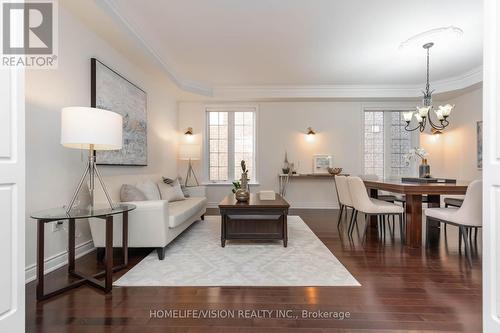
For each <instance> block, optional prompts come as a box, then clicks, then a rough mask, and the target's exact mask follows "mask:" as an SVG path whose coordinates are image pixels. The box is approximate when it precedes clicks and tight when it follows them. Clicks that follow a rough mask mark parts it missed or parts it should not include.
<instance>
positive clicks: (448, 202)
mask: <svg viewBox="0 0 500 333" xmlns="http://www.w3.org/2000/svg"><path fill="white" fill-rule="evenodd" d="M443 201H444V208H448V207H450V206H451V207H457V208H459V207H460V206H462V204H463V202H464V199H460V198H444V199H443ZM475 229H476V239H477V228H475ZM444 237H445V238H448V232H447V228H446V224H445V225H444ZM470 237H472V233H470Z"/></svg>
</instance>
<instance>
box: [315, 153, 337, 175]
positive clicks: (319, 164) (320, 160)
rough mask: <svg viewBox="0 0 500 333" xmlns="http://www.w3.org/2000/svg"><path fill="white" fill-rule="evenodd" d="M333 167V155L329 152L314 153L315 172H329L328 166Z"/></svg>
mask: <svg viewBox="0 0 500 333" xmlns="http://www.w3.org/2000/svg"><path fill="white" fill-rule="evenodd" d="M332 167H333V156H331V155H327V154H316V155H313V173H319V174H321V173H328V168H332Z"/></svg>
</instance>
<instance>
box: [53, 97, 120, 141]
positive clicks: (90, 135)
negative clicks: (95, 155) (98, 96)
mask: <svg viewBox="0 0 500 333" xmlns="http://www.w3.org/2000/svg"><path fill="white" fill-rule="evenodd" d="M122 131H123V124H122V116H121V115H119V114H118V113H116V112H112V111H107V110H102V109H96V108H89V107H67V108H63V109H62V111H61V144H62V145H63V146H64V147H68V148H77V149H89V148H90V147H91V145H93V148H94V149H95V150H118V149H121V148H122V141H123V139H122Z"/></svg>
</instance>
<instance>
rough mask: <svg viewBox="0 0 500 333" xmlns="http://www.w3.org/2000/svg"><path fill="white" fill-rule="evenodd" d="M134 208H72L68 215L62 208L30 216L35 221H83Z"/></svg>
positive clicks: (119, 206) (120, 206)
mask: <svg viewBox="0 0 500 333" xmlns="http://www.w3.org/2000/svg"><path fill="white" fill-rule="evenodd" d="M135 208H136V206H135V205H131V204H126V205H125V204H115V205H114V208H113V209H111V207H109V206H108V207H105V206H103V207H93V208H91V207H89V208H73V209H72V210H71V211H70V212H69V213H66V209H65V208H63V207H59V208H51V209H46V210H41V211H38V212H35V213H32V214H31V218H33V219H37V220H67V219H85V218H89V217H102V216H108V215H115V214H121V213H124V212H129V211H131V210H134V209H135Z"/></svg>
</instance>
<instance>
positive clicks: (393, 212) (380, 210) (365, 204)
mask: <svg viewBox="0 0 500 333" xmlns="http://www.w3.org/2000/svg"><path fill="white" fill-rule="evenodd" d="M347 183H348V185H349V191H350V193H351V199H352V205H353V207H354V209H356V211H358V212H361V213H363V214H365V220H366V221H365V235H366V228H367V227H368V224H369V223H368V221H369V218H370V216H374V215H375V216H377V217H378V218H379V221H385V217H386V216H397V217H398V218H399V227H400V233H401V240H403V239H404V231H403V229H404V228H403V213H404V210H403V207H401V206H399V205H396V204H394V203H391V202H387V201H383V200H379V199H373V198H370V197H369V196H368V192H367V190H366V186H365V183H364V182H363V180H362V179H361V178H360V177H353V176H350V177H347ZM356 220H357V219H354V220H352V221H351V222H350V225H349V235H350V236H352V232H353V231H354V224H355V223H357V221H356ZM383 225H384V228H385V223H384V224H383Z"/></svg>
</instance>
